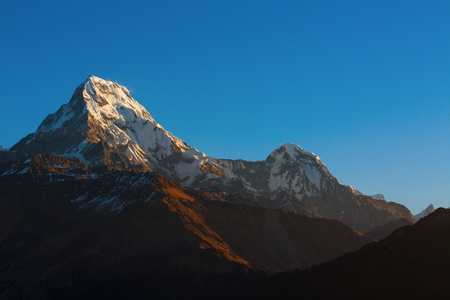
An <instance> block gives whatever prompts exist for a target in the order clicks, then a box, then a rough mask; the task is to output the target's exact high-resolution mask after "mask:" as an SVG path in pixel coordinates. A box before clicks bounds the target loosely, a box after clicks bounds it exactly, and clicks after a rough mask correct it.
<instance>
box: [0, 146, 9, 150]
mask: <svg viewBox="0 0 450 300" xmlns="http://www.w3.org/2000/svg"><path fill="white" fill-rule="evenodd" d="M8 150H9V149H7V148H5V147H3V146H2V145H0V151H8Z"/></svg>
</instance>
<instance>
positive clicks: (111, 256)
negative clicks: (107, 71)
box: [0, 76, 448, 299]
mask: <svg viewBox="0 0 450 300" xmlns="http://www.w3.org/2000/svg"><path fill="white" fill-rule="evenodd" d="M433 210H434V207H433ZM428 214H429V215H428ZM427 215H428V216H427ZM446 216H447V211H446V210H442V209H438V210H437V211H436V212H434V213H433V212H432V210H431V209H430V207H429V208H427V210H425V211H424V212H423V213H421V215H420V217H423V219H421V220H420V221H419V222H418V223H416V224H414V223H415V219H414V216H413V215H412V214H411V212H410V211H409V210H408V209H407V208H406V207H404V206H403V205H401V204H397V203H394V202H387V201H386V200H385V199H384V196H383V195H381V194H377V195H374V196H368V195H364V194H363V193H361V192H359V191H358V190H357V189H355V188H353V187H351V186H345V185H342V184H340V183H339V182H338V180H337V179H336V178H335V177H333V175H332V174H331V173H330V171H329V170H328V169H327V167H326V166H325V165H324V163H323V162H322V161H321V160H320V158H319V157H318V156H317V155H315V154H314V153H312V152H309V151H306V150H304V149H302V148H301V147H300V146H298V145H294V144H291V143H286V144H284V145H282V146H280V147H279V148H277V149H275V150H274V151H272V152H271V153H270V154H269V155H268V157H267V158H266V159H265V160H263V161H245V160H241V159H238V160H230V159H221V158H213V157H210V156H208V155H206V154H204V153H202V152H200V151H198V150H197V149H195V148H193V147H191V146H189V145H188V144H187V143H186V142H184V141H182V140H180V139H178V138H176V137H175V136H174V135H173V134H171V133H170V132H168V131H166V130H165V129H164V128H163V127H162V126H161V125H159V124H158V123H156V121H155V120H154V119H153V118H152V116H151V115H150V113H149V112H148V111H147V110H146V109H145V108H144V107H142V106H141V105H140V104H139V103H138V102H137V101H135V100H134V99H133V98H132V97H131V95H130V93H129V91H128V90H127V89H126V88H125V87H123V86H120V85H118V84H117V83H114V82H111V81H106V80H103V79H100V78H98V77H95V76H90V77H89V78H88V79H87V80H85V81H84V82H83V83H82V84H81V85H79V86H78V88H77V89H76V90H75V92H74V94H73V96H72V98H71V99H70V101H69V102H68V103H67V104H64V105H62V106H61V108H60V109H58V111H57V112H55V113H53V114H50V115H49V116H48V117H46V118H45V119H44V120H43V122H42V123H41V125H40V126H39V127H38V129H37V131H36V132H35V133H32V134H29V135H28V136H26V137H24V138H23V139H21V140H20V141H19V142H18V143H17V144H16V145H14V146H13V147H11V149H9V150H8V149H4V148H2V151H0V299H21V298H32V299H89V298H92V299H123V298H131V299H148V298H155V299H168V298H169V299H211V298H216V299H231V298H236V297H243V298H248V299H252V298H255V299H256V298H279V297H278V296H280V297H281V296H285V297H292V296H293V295H294V294H295V293H298V295H299V296H305V297H309V298H314V295H316V294H317V295H324V296H326V297H331V296H332V295H335V296H336V297H335V298H336V299H338V298H339V297H341V295H344V296H349V297H350V298H351V296H355V295H357V296H358V297H360V296H361V295H362V294H361V293H362V291H363V290H364V289H365V288H366V287H367V288H368V290H370V291H371V292H372V293H373V295H376V296H377V297H378V296H380V295H382V292H379V293H378V292H374V291H372V290H373V289H374V287H375V286H376V285H377V280H381V281H382V282H383V283H384V284H385V283H386V281H387V280H388V279H387V278H393V277H395V276H406V275H405V274H404V273H401V272H397V271H395V270H394V271H393V269H395V268H397V267H399V268H405V270H408V271H407V272H409V273H408V275H410V274H411V273H410V272H411V270H410V267H405V264H407V263H408V259H409V258H411V259H413V260H419V259H420V258H419V257H420V255H425V256H426V255H434V256H435V257H436V258H438V259H442V255H441V254H442V253H435V252H434V251H437V250H436V249H438V245H439V238H438V235H439V234H441V233H442V234H445V233H446V230H447V229H446V228H447V227H446V226H447V225H448V224H447V223H448V222H447V221H446V220H448V218H447V217H446ZM418 217H419V216H418ZM430 220H431V221H430ZM412 224H414V225H412ZM411 225H412V226H411ZM442 226H443V227H442ZM441 227H442V228H443V229H442V228H441ZM410 228H411V229H410ZM436 228H438V229H439V228H441V229H442V230H441V229H439V230H438V231H435V229H436ZM427 231H429V235H427ZM392 232H393V233H392ZM414 237H417V238H418V239H419V240H420V241H423V243H421V242H419V243H420V244H419V245H415V244H414V243H413V241H414ZM376 241H379V242H376ZM428 246H429V247H430V248H427V247H428ZM444 246H446V244H445V245H444ZM383 247H384V248H383ZM416 248H417V249H418V250H417V251H412V252H411V251H410V250H411V249H416ZM380 249H383V250H386V249H389V251H384V252H383V251H380ZM390 249H394V251H391V250H390ZM443 249H446V248H445V247H444V248H443ZM382 254H387V255H386V256H383V255H382ZM384 257H386V259H385V258H384ZM427 257H428V256H427ZM430 261H431V262H432V264H433V266H434V264H436V263H437V262H436V259H434V260H433V259H431V258H430ZM396 263H397V264H396ZM409 263H411V266H414V265H415V263H414V262H409ZM317 266H319V267H317ZM396 266H397V267H396ZM417 266H418V268H419V270H420V272H422V273H423V274H426V275H427V276H428V277H429V278H431V279H433V278H435V276H437V274H440V273H439V272H444V271H443V270H441V269H439V270H438V272H437V271H436V272H435V269H433V268H434V267H431V270H429V271H427V270H426V267H427V266H426V262H420V263H418V264H417ZM371 268H373V270H375V271H373V272H372V271H371V270H372V269H371ZM383 268H388V269H389V274H390V275H389V276H390V277H389V276H386V278H384V276H385V275H384V273H383V272H384V271H383ZM424 268H425V269H424ZM296 270H297V271H296ZM298 270H301V271H298ZM424 270H425V271H424ZM283 272H289V273H283ZM340 272H342V273H340ZM444 273H445V272H444ZM444 273H442V274H444ZM274 274H280V275H274ZM339 274H342V278H341V277H340V275H339ZM355 274H356V275H355ZM358 274H367V275H365V276H362V277H358V276H359V275H358ZM391 274H394V275H392V276H391ZM273 275H274V276H273ZM421 276H422V275H421V274H419V275H417V278H421ZM338 277H339V279H338V280H336V284H334V283H333V281H334V279H333V278H338ZM280 278H282V280H281V281H280ZM380 278H384V279H380ZM405 278H406V277H405ZM417 278H416V279H417ZM416 279H414V280H415V281H414V282H415V284H419V283H418V282H417V280H416ZM348 280H351V282H355V284H358V288H355V289H354V291H355V292H354V293H352V287H351V286H350V285H351V283H349V282H350V281H348ZM365 280H369V281H370V284H369V283H364V281H365ZM389 280H390V279H389ZM392 280H394V279H392ZM386 284H387V283H386ZM402 284H403V283H402ZM321 286H323V287H324V288H325V289H326V290H324V291H322V290H321ZM339 286H342V287H345V288H343V289H344V291H342V290H341V288H340V287H339ZM284 288H286V290H283V289H284ZM404 288H405V287H404V286H403V285H401V289H400V290H401V291H403V289H404ZM439 288H440V286H439ZM392 290H393V291H394V294H393V295H395V296H398V295H397V294H395V292H396V290H395V286H394V288H393V289H392ZM392 290H390V289H387V290H382V289H381V291H385V292H392ZM420 293H422V290H421V291H420ZM277 295H278V296H277ZM421 295H422V294H421ZM341 298H342V297H341ZM388 298H389V297H388ZM397 298H398V297H397Z"/></svg>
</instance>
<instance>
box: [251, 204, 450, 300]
mask: <svg viewBox="0 0 450 300" xmlns="http://www.w3.org/2000/svg"><path fill="white" fill-rule="evenodd" d="M449 236H450V210H448V209H443V208H439V209H437V210H436V211H435V212H433V213H431V214H430V215H428V216H426V217H424V218H423V219H420V220H419V221H418V222H417V223H415V224H414V225H411V226H405V227H402V228H400V229H399V230H396V231H394V232H393V233H392V234H391V235H389V237H387V238H386V239H384V240H382V241H380V242H377V243H371V244H368V245H366V246H364V247H362V248H361V249H360V250H358V251H355V252H353V253H349V254H346V255H344V256H342V257H340V258H338V259H336V260H334V261H332V262H329V263H324V264H322V265H320V266H317V267H313V268H311V269H309V270H307V271H302V272H289V273H283V274H279V275H276V276H274V277H272V278H269V279H267V280H264V281H262V282H261V283H260V284H257V285H256V286H253V287H252V288H251V290H250V291H249V292H248V293H247V295H246V296H247V297H242V298H243V299H244V298H245V299H449V297H450V290H449V289H448V278H449V276H450V260H449V258H448V253H449V252H450V239H449V238H448V237H449Z"/></svg>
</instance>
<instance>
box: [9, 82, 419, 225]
mask: <svg viewBox="0 0 450 300" xmlns="http://www.w3.org/2000/svg"><path fill="white" fill-rule="evenodd" d="M12 153H13V154H14V157H15V158H23V157H29V156H30V155H33V154H37V153H40V154H56V155H60V156H62V157H67V158H70V157H77V158H79V159H81V160H82V161H84V162H85V163H87V164H89V165H91V166H103V167H105V168H106V169H108V170H122V171H125V170H137V171H142V172H148V171H153V172H158V173H160V174H162V175H164V176H166V177H167V178H169V179H170V180H172V181H174V182H176V183H178V184H182V185H184V186H188V187H194V188H205V187H210V188H211V187H213V188H216V189H218V190H220V191H222V192H226V193H240V194H242V195H245V196H246V197H247V198H249V199H251V200H253V201H254V202H255V203H257V204H260V205H263V206H266V207H271V208H281V209H284V210H290V211H295V212H299V213H302V214H305V215H311V216H316V217H322V218H327V219H337V220H341V221H343V222H345V223H346V224H348V225H350V226H351V227H352V228H354V229H356V230H358V231H360V232H363V233H365V232H368V231H370V230H372V229H374V228H375V227H377V226H379V225H383V224H385V223H387V222H389V221H393V220H395V219H399V218H405V219H407V220H409V221H411V222H414V217H413V215H412V214H411V212H410V211H409V210H408V209H407V208H406V207H404V206H403V205H400V204H397V203H394V202H387V201H385V200H384V198H382V199H381V198H380V199H378V198H379V196H378V198H377V197H371V196H366V195H363V194H361V193H356V192H355V190H354V189H353V188H351V187H348V186H344V185H341V184H340V183H339V182H338V180H337V179H336V178H335V177H333V176H332V175H331V173H330V172H329V170H328V169H327V167H326V166H325V165H324V164H323V163H322V161H321V160H320V158H319V157H318V156H317V155H315V154H314V153H311V152H308V151H306V150H303V149H302V148H301V147H300V146H297V145H294V144H290V143H286V144H284V145H282V146H280V147H279V148H277V149H275V150H274V151H273V152H272V153H270V155H269V156H268V157H267V159H266V160H264V161H255V162H252V161H245V160H240V159H239V160H230V159H217V158H213V157H210V156H208V155H206V154H204V153H202V152H200V151H198V150H197V149H195V148H193V147H191V146H189V145H188V144H187V143H186V142H184V141H182V140H180V139H178V138H176V137H175V136H174V135H173V134H171V133H170V132H168V131H166V130H165V129H164V128H163V127H162V126H161V125H159V124H158V123H156V121H155V120H154V119H153V118H152V116H151V115H150V113H149V112H148V111H147V110H146V109H145V108H144V107H142V106H141V105H140V104H139V103H138V102H137V101H136V100H134V99H133V98H132V97H131V95H130V93H129V91H128V90H127V89H126V88H125V87H123V86H120V85H118V84H117V83H114V82H111V81H106V80H103V79H100V78H98V77H95V76H90V77H89V78H88V79H87V80H86V81H84V82H83V83H82V84H81V85H80V86H78V88H77V89H76V90H75V92H74V94H73V96H72V98H71V100H70V101H69V103H67V104H64V105H62V106H61V108H60V109H58V111H57V112H55V113H54V114H50V115H49V116H48V117H47V118H45V120H44V121H43V122H42V124H41V125H40V126H39V128H38V129H37V131H36V132H35V133H33V134H30V135H28V136H26V137H25V138H23V139H22V140H20V141H19V142H18V143H17V144H16V145H14V146H13V147H12V148H11V150H10V151H9V154H8V155H12ZM5 156H6V154H5V155H3V157H5ZM1 157H2V156H0V159H1ZM9 159H11V158H9ZM4 160H5V159H4Z"/></svg>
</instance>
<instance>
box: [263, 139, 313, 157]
mask: <svg viewBox="0 0 450 300" xmlns="http://www.w3.org/2000/svg"><path fill="white" fill-rule="evenodd" d="M300 154H302V155H307V156H310V157H312V158H314V159H316V160H318V161H319V160H320V158H319V157H318V156H317V155H315V154H314V153H312V152H309V151H306V150H304V149H303V148H302V147H300V146H299V145H295V144H292V143H286V144H284V145H282V146H280V147H278V148H277V149H275V150H274V151H272V152H271V153H270V155H269V157H273V158H274V159H275V160H278V159H282V158H285V157H286V156H285V155H288V156H290V157H291V158H292V159H296V158H297V157H298V156H299V155H300Z"/></svg>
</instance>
